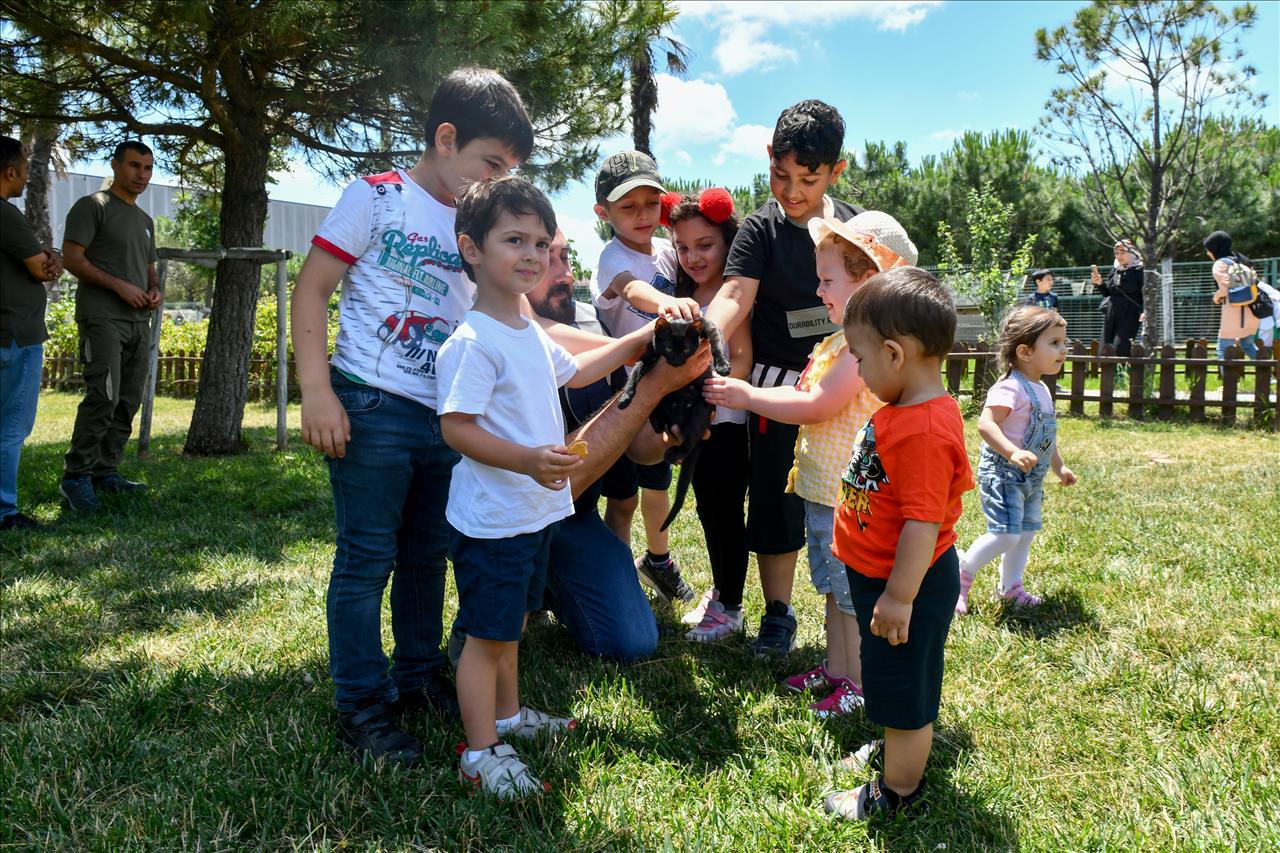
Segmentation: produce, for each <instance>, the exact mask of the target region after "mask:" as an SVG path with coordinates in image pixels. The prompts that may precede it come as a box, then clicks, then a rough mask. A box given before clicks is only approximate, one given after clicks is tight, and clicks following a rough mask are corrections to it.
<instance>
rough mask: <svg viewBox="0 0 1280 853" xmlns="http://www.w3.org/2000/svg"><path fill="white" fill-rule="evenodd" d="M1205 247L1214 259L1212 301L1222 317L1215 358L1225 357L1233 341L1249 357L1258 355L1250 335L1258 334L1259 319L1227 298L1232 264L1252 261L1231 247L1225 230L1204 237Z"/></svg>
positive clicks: (1248, 265) (1247, 264)
mask: <svg viewBox="0 0 1280 853" xmlns="http://www.w3.org/2000/svg"><path fill="white" fill-rule="evenodd" d="M1204 250H1205V253H1206V254H1208V256H1209V257H1210V258H1212V259H1213V280H1214V283H1216V284H1217V285H1218V290H1217V292H1216V293H1214V294H1213V301H1214V302H1215V303H1216V304H1219V305H1221V306H1222V319H1221V320H1220V321H1219V322H1218V358H1224V357H1225V356H1226V353H1227V349H1228V348H1230V347H1231V345H1232V344H1237V345H1239V347H1240V349H1242V350H1243V351H1244V354H1245V355H1247V356H1249V358H1257V357H1258V345H1257V344H1256V343H1255V342H1254V340H1253V336H1254V335H1256V334H1257V333H1258V324H1259V323H1260V322H1261V321H1260V320H1259V319H1258V318H1257V317H1255V316H1254V315H1253V312H1252V311H1250V310H1249V308H1248V306H1246V305H1232V304H1230V301H1229V300H1228V299H1227V290H1228V289H1229V287H1230V285H1231V283H1230V277H1231V266H1232V265H1233V264H1244V265H1245V266H1246V267H1252V266H1253V262H1252V261H1250V260H1249V259H1248V258H1246V257H1245V256H1244V255H1242V254H1240V253H1239V252H1236V251H1233V250H1232V249H1231V235H1230V234H1228V233H1227V232H1226V231H1214V232H1213V233H1212V234H1210V235H1209V236H1208V237H1205V238H1204Z"/></svg>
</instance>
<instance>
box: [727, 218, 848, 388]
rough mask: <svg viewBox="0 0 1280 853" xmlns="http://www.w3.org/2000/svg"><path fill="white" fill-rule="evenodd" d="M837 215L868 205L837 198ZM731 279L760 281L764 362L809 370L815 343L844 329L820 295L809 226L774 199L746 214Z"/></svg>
mask: <svg viewBox="0 0 1280 853" xmlns="http://www.w3.org/2000/svg"><path fill="white" fill-rule="evenodd" d="M833 202H834V205H835V213H834V215H835V216H836V218H838V219H840V220H841V221H845V220H848V219H849V218H851V217H852V216H854V215H855V214H858V213H861V212H862V208H860V207H856V206H854V205H852V204H849V203H848V202H844V201H839V200H833ZM724 275H725V278H730V277H731V276H741V277H743V278H754V279H758V280H759V282H760V287H759V289H758V290H757V291H756V301H755V306H754V307H753V308H752V313H751V348H752V352H753V356H752V357H753V358H754V359H755V361H756V362H758V363H761V364H771V365H774V366H776V367H785V368H786V369H788V370H803V369H804V366H805V365H806V364H807V363H808V362H809V353H810V352H812V351H813V347H814V344H816V343H818V342H819V341H821V340H822V339H823V338H824V337H826V336H827V335H829V334H831V333H832V332H835V331H839V330H838V329H836V328H835V327H834V326H832V324H831V321H830V319H829V318H828V317H827V309H826V308H824V307H823V305H822V300H821V299H819V298H818V294H817V289H818V272H817V266H816V263H815V261H814V245H813V238H812V237H811V236H810V235H809V229H808V228H802V227H800V226H799V225H796V224H795V223H793V222H792V221H791V220H790V219H787V216H786V214H785V213H783V212H782V207H781V205H779V204H778V203H777V202H776V201H774V200H772V199H770V200H769V201H767V202H765V204H764V206H763V207H761V208H760V209H759V210H757V211H756V212H755V213H753V214H751V215H750V216H748V217H747V218H746V221H744V222H743V223H742V227H741V228H739V229H738V236H736V237H734V239H733V246H731V247H730V248H729V258H728V260H727V261H726V262H725V267H724Z"/></svg>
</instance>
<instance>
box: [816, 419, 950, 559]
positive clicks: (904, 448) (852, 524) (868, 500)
mask: <svg viewBox="0 0 1280 853" xmlns="http://www.w3.org/2000/svg"><path fill="white" fill-rule="evenodd" d="M972 488H973V471H972V470H971V469H970V468H969V454H968V452H967V451H966V450H965V445H964V419H963V418H962V417H961V416H960V407H959V406H958V405H956V401H955V400H954V399H952V398H951V397H949V396H944V397H935V398H934V399H932V400H929V401H928V402H925V403H920V404H918V405H915V406H901V407H899V406H885V407H884V408H882V409H880V410H879V411H878V412H876V413H875V414H874V415H872V416H871V419H870V420H869V421H867V423H866V426H864V427H863V428H862V429H861V430H859V431H858V437H857V439H856V441H855V442H854V446H853V458H852V459H850V460H849V467H848V468H847V469H845V473H844V476H843V477H841V478H840V502H839V503H838V504H837V505H836V525H835V542H834V545H833V547H832V551H834V552H835V555H836V557H837V558H839V559H840V560H842V561H843V562H844V563H845V564H846V565H848V566H850V567H851V568H852V569H853V570H854V571H856V572H858V573H859V574H862V575H866V576H867V577H871V578H887V577H889V573H890V572H891V571H893V559H894V556H895V554H896V553H897V550H898V537H899V536H900V535H901V534H902V525H903V522H905V521H906V520H907V519H913V520H915V521H927V522H937V523H938V524H939V525H941V526H940V527H939V528H938V544H937V545H936V546H935V547H934V549H933V560H937V559H938V557H940V556H942V554H943V552H945V551H946V550H947V549H948V548H950V547H951V546H952V545H953V544H954V543H955V541H956V533H955V524H956V519H958V518H959V517H960V512H961V504H960V496H961V495H963V494H964V493H965V492H967V491H968V490H969V489H972ZM930 562H931V563H932V561H930Z"/></svg>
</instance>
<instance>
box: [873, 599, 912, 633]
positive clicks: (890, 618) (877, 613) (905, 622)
mask: <svg viewBox="0 0 1280 853" xmlns="http://www.w3.org/2000/svg"><path fill="white" fill-rule="evenodd" d="M911 609H912V603H911V602H902V601H899V600H898V599H896V598H894V597H893V596H892V595H890V594H889V593H888V591H885V592H882V593H880V598H879V599H877V600H876V606H875V609H874V610H872V611H871V633H872V634H875V635H876V636H877V637H884V638H885V639H886V640H888V641H889V645H891V646H899V645H902V644H903V643H905V642H906V641H907V628H908V626H910V624H911Z"/></svg>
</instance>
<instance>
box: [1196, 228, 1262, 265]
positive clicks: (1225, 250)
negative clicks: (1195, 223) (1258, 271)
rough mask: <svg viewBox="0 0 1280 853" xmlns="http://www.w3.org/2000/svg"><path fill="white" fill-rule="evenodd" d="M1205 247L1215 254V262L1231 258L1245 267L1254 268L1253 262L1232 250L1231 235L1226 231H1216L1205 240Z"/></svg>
mask: <svg viewBox="0 0 1280 853" xmlns="http://www.w3.org/2000/svg"><path fill="white" fill-rule="evenodd" d="M1204 247H1205V248H1206V249H1208V250H1209V251H1210V252H1212V253H1213V258H1214V260H1221V259H1223V258H1230V259H1231V260H1234V261H1239V262H1240V263H1242V264H1244V265H1245V266H1253V262H1252V261H1250V260H1249V259H1248V258H1246V257H1245V256H1244V255H1242V254H1240V253H1239V252H1234V251H1232V250H1231V235H1230V234H1228V233H1227V232H1226V231H1214V232H1213V233H1212V234H1210V235H1209V236H1208V237H1205V238H1204Z"/></svg>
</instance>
